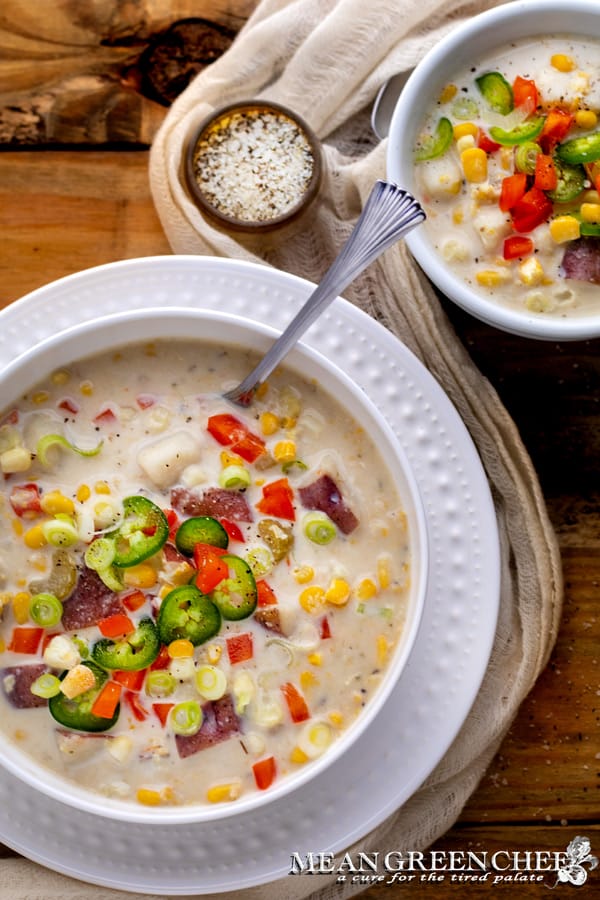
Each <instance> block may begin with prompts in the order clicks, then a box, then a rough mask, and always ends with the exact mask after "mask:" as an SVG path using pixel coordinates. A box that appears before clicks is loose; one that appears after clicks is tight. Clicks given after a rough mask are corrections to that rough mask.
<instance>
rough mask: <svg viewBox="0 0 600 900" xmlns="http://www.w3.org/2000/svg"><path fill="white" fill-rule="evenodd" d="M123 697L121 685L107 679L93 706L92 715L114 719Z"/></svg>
mask: <svg viewBox="0 0 600 900" xmlns="http://www.w3.org/2000/svg"><path fill="white" fill-rule="evenodd" d="M120 699H121V685H120V684H117V683H116V682H115V681H107V682H106V684H105V685H104V687H103V688H102V690H101V691H100V693H99V694H98V696H97V697H96V699H95V700H94V705H93V706H92V715H93V716H99V718H101V719H112V717H113V716H114V714H115V710H116V708H117V706H118V703H119V700H120Z"/></svg>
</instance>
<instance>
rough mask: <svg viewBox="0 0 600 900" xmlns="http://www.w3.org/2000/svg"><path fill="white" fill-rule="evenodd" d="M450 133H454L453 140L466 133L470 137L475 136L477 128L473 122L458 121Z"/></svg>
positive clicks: (457, 139)
mask: <svg viewBox="0 0 600 900" xmlns="http://www.w3.org/2000/svg"><path fill="white" fill-rule="evenodd" d="M452 133H453V134H454V140H455V141H459V140H460V139H461V138H462V137H464V136H465V135H466V134H470V135H471V137H477V135H478V134H479V128H478V127H477V125H476V124H475V122H460V123H459V124H458V125H455V126H454V128H453V129H452Z"/></svg>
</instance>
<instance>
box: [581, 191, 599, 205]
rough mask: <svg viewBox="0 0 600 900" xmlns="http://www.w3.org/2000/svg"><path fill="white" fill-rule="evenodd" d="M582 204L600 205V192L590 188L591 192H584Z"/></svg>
mask: <svg viewBox="0 0 600 900" xmlns="http://www.w3.org/2000/svg"><path fill="white" fill-rule="evenodd" d="M581 202H582V203H600V194H599V193H598V191H596V190H594V189H593V188H590V189H589V190H587V191H584V192H583V194H582V195H581Z"/></svg>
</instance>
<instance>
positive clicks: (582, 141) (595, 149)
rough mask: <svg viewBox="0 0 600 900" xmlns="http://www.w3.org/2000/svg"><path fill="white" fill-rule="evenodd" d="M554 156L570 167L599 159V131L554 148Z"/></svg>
mask: <svg viewBox="0 0 600 900" xmlns="http://www.w3.org/2000/svg"><path fill="white" fill-rule="evenodd" d="M556 155H557V156H558V157H559V158H560V159H562V161H563V162H566V163H570V164H571V165H578V164H581V163H590V162H594V160H596V159H600V131H595V132H594V133H593V134H586V135H585V136H584V137H578V138H573V140H571V141H565V143H564V144H559V145H558V147H557V148H556Z"/></svg>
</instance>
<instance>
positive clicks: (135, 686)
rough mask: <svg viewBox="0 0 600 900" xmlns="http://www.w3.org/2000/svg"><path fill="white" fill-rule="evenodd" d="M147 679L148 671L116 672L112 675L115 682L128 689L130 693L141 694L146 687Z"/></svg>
mask: <svg viewBox="0 0 600 900" xmlns="http://www.w3.org/2000/svg"><path fill="white" fill-rule="evenodd" d="M145 678H146V669H140V671H139V672H130V671H127V672H125V671H123V672H122V671H121V670H115V671H114V672H113V673H112V679H113V681H116V682H117V684H120V685H122V686H123V687H124V688H127V690H128V691H135V692H139V691H141V689H142V688H143V686H144V681H145Z"/></svg>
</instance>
